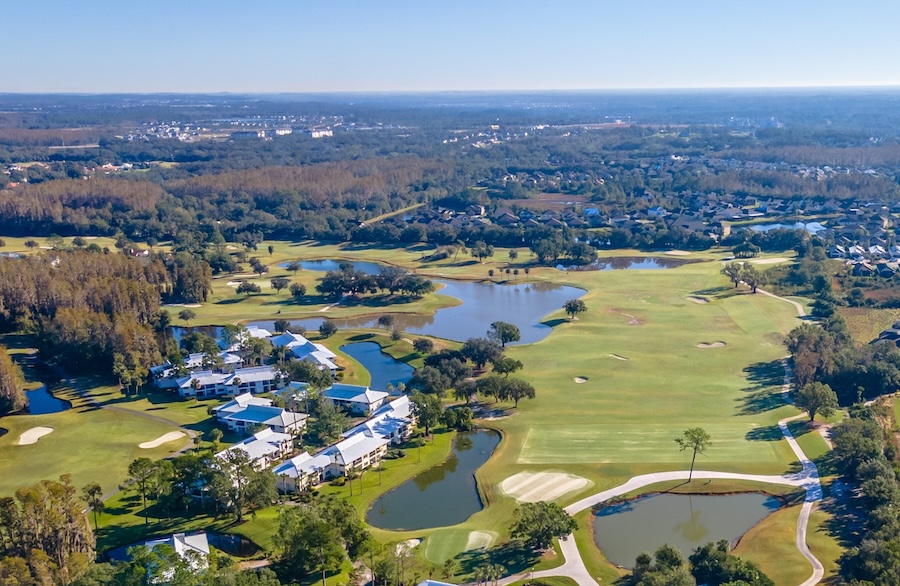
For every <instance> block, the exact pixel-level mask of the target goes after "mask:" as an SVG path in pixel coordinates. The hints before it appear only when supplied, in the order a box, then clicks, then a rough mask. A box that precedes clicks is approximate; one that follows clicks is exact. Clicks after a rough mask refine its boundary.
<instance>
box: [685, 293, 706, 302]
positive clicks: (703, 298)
mask: <svg viewBox="0 0 900 586" xmlns="http://www.w3.org/2000/svg"><path fill="white" fill-rule="evenodd" d="M687 299H688V301H693V302H694V303H709V299H707V298H706V297H694V296H693V295H691V296H690V297H688V298H687Z"/></svg>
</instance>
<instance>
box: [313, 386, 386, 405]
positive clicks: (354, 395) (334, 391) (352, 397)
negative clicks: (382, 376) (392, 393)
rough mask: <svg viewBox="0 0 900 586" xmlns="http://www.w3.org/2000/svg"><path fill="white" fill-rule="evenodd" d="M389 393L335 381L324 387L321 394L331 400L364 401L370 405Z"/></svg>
mask: <svg viewBox="0 0 900 586" xmlns="http://www.w3.org/2000/svg"><path fill="white" fill-rule="evenodd" d="M388 395H389V393H386V392H385V391H373V390H372V389H370V388H369V387H363V386H360V385H347V384H343V383H335V384H333V385H331V386H330V387H329V388H327V389H325V392H324V393H322V396H323V397H325V398H326V399H330V400H332V401H347V402H353V403H365V404H367V405H371V404H373V403H377V402H378V401H380V400H382V399H384V398H386V397H387V396H388Z"/></svg>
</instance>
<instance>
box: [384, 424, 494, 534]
mask: <svg viewBox="0 0 900 586" xmlns="http://www.w3.org/2000/svg"><path fill="white" fill-rule="evenodd" d="M499 443H500V434H498V433H497V432H494V431H486V430H481V431H470V432H463V433H459V434H458V435H457V436H456V439H455V440H454V442H453V453H452V454H451V455H450V458H449V459H448V460H447V461H445V462H443V463H441V464H438V465H437V466H434V467H432V468H430V469H428V470H426V471H425V472H422V473H421V474H419V475H418V476H416V477H415V478H412V479H411V480H407V481H406V482H404V483H403V484H401V485H400V486H399V487H397V488H395V489H394V490H392V491H390V492H388V493H386V494H384V495H383V496H382V497H381V498H379V499H378V500H376V501H375V502H374V503H373V504H372V507H371V508H370V509H369V510H368V511H367V512H366V522H367V523H369V525H372V526H374V527H380V528H381V529H393V530H401V529H406V530H416V529H426V528H429V527H446V526H447V525H456V524H457V523H462V522H463V521H465V520H466V519H468V518H469V517H471V516H472V515H473V514H475V513H477V512H478V511H480V510H481V509H482V508H483V506H484V505H483V504H482V502H481V497H480V496H479V495H478V488H477V486H476V484H475V471H476V470H478V468H480V467H481V466H482V464H484V463H485V462H487V460H488V458H490V457H491V454H492V453H493V452H494V449H495V448H496V447H497V444H499ZM415 457H416V450H415V448H413V449H408V450H406V458H415ZM370 474H372V472H370Z"/></svg>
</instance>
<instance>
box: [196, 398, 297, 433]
mask: <svg viewBox="0 0 900 586" xmlns="http://www.w3.org/2000/svg"><path fill="white" fill-rule="evenodd" d="M213 412H214V413H215V414H216V420H217V421H219V422H220V423H224V424H225V425H226V426H228V429H230V430H231V431H236V432H239V433H247V432H248V431H250V430H252V429H255V428H257V427H259V426H266V427H269V428H271V429H272V430H273V431H276V432H278V433H286V434H295V435H297V434H299V433H300V432H302V431H303V428H304V427H306V420H307V415H306V414H305V413H293V412H291V411H287V410H285V409H282V408H281V407H273V406H272V401H271V400H270V399H262V398H260V397H254V396H252V395H251V394H250V393H244V394H242V395H239V396H237V397H235V398H234V399H233V400H231V401H229V402H228V403H225V404H224V405H220V406H218V407H215V408H214V409H213Z"/></svg>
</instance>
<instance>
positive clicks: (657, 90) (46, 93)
mask: <svg viewBox="0 0 900 586" xmlns="http://www.w3.org/2000/svg"><path fill="white" fill-rule="evenodd" d="M823 90H827V91H860V90H862V91H865V90H877V91H885V90H900V84H884V85H804V86H789V85H784V86H694V87H652V88H651V87H647V88H639V87H630V88H626V87H620V88H562V89H537V88H532V89H429V90H425V89H422V90H414V89H397V90H314V91H303V90H270V91H233V90H205V91H204V90H191V91H187V90H185V91H180V90H148V91H115V90H104V91H70V90H53V91H0V96H154V95H182V96H189V95H202V96H289V95H307V96H317V95H319V96H326V95H411V94H412V95H428V94H537V93H583V94H601V93H641V92H647V93H660V92H672V93H677V92H742V91H746V92H750V91H752V92H759V91H772V92H781V91H823Z"/></svg>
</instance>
